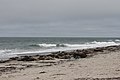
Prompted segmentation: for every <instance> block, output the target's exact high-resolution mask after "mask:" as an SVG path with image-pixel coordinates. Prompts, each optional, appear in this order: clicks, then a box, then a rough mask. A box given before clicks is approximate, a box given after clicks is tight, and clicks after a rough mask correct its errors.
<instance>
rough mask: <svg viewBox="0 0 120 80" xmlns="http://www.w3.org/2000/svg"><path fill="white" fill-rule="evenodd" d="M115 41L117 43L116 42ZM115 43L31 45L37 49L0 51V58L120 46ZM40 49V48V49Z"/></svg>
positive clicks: (118, 43) (119, 43)
mask: <svg viewBox="0 0 120 80" xmlns="http://www.w3.org/2000/svg"><path fill="white" fill-rule="evenodd" d="M116 41H117V42H116ZM116 41H114V42H113V41H108V42H98V41H93V42H87V43H84V44H67V43H66V44H46V43H43V44H32V45H29V46H32V47H33V48H34V47H38V48H39V49H37V50H25V51H23V50H21V51H20V50H14V49H12V50H6V49H5V50H0V54H1V56H0V58H2V57H3V58H5V57H6V56H7V57H11V56H15V55H17V54H35V53H41V54H42V53H50V52H57V51H67V50H75V49H87V48H95V47H106V46H112V45H120V42H118V40H116ZM41 47H42V48H41Z"/></svg>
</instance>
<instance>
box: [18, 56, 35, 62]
mask: <svg viewBox="0 0 120 80" xmlns="http://www.w3.org/2000/svg"><path fill="white" fill-rule="evenodd" d="M35 60H36V59H34V58H33V57H31V56H22V57H20V58H19V59H18V61H35Z"/></svg>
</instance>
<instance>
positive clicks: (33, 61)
mask: <svg viewBox="0 0 120 80" xmlns="http://www.w3.org/2000/svg"><path fill="white" fill-rule="evenodd" d="M118 51H120V45H117V46H116V45H115V46H107V47H97V48H90V49H82V50H73V51H59V52H53V53H50V54H48V55H32V56H30V55H29V56H27V55H25V56H20V57H12V58H9V59H8V60H1V61H0V76H2V75H3V74H4V73H5V74H11V73H16V72H20V71H21V70H25V69H28V68H45V67H52V66H54V65H59V64H61V63H66V62H72V61H73V60H75V61H77V60H80V61H81V60H82V58H84V59H87V58H90V57H93V56H95V55H97V54H107V53H111V52H118ZM72 64H73V63H72ZM72 64H70V66H72ZM70 66H69V67H70ZM62 67H63V66H62ZM9 72H10V73H9ZM45 73H47V72H46V71H41V72H40V73H39V74H45ZM74 80H120V78H119V77H113V78H76V79H74Z"/></svg>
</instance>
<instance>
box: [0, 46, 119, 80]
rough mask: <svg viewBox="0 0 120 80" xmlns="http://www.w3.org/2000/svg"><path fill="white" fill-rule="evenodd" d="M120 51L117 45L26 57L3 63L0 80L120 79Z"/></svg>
mask: <svg viewBox="0 0 120 80" xmlns="http://www.w3.org/2000/svg"><path fill="white" fill-rule="evenodd" d="M119 51H120V45H117V46H116V45H115V46H107V47H97V48H90V49H81V50H73V51H59V52H53V53H50V54H47V55H26V54H24V55H22V56H18V57H12V58H9V59H8V60H1V61H0V80H8V79H9V80H26V79H29V80H120V76H118V75H119V74H120V69H119V66H120V65H119V61H120V59H119V56H120V52H119ZM111 64H113V65H111ZM109 65H110V66H109ZM111 67H112V68H111ZM104 69H105V70H104ZM112 69H113V70H114V69H115V72H117V73H115V72H114V71H113V72H112ZM102 71H103V73H102ZM107 72H111V73H110V75H109V73H107ZM98 73H99V76H98V75H97V74H98ZM73 74H76V75H73ZM93 74H94V76H93ZM113 74H114V75H113ZM70 75H71V76H70ZM72 75H73V76H72Z"/></svg>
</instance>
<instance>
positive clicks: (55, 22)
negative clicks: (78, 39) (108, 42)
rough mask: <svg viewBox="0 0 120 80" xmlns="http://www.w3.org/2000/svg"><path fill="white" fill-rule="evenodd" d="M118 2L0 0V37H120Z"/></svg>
mask: <svg viewBox="0 0 120 80" xmlns="http://www.w3.org/2000/svg"><path fill="white" fill-rule="evenodd" d="M119 3H120V1H119V0H34V1H33V0H0V36H18V37H19V36H119V35H118V34H119V33H120V32H119V30H120V10H119V7H120V5H119Z"/></svg>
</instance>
